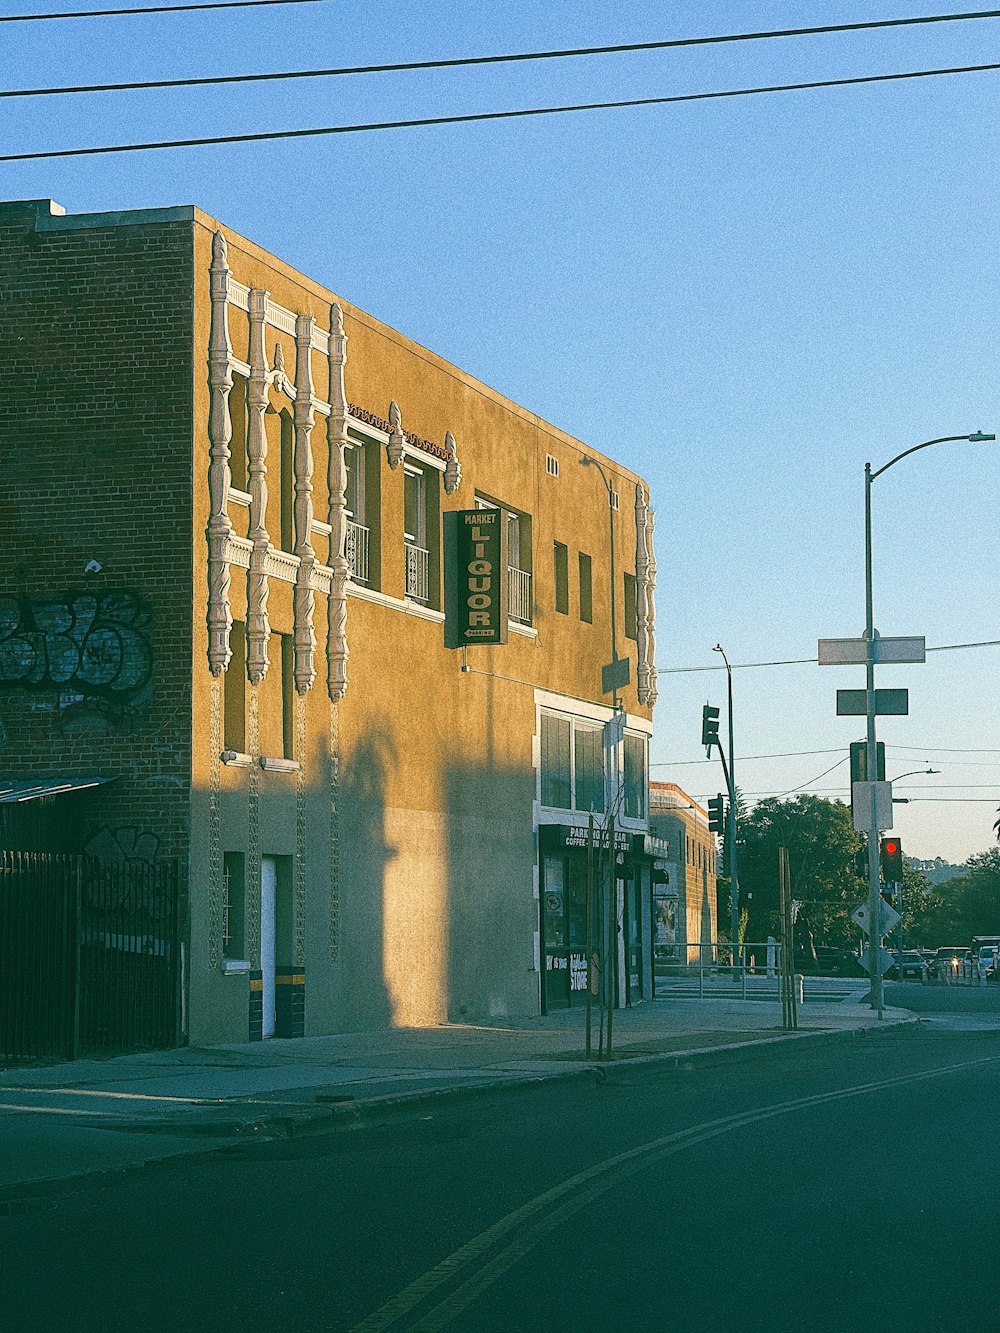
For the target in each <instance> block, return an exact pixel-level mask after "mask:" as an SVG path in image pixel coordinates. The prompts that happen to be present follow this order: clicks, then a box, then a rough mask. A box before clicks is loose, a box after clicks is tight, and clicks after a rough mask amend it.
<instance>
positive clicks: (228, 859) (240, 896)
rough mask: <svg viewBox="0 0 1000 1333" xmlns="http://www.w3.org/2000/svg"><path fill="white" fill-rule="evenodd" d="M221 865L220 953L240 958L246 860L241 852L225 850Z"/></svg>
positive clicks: (244, 911) (244, 903) (228, 956)
mask: <svg viewBox="0 0 1000 1333" xmlns="http://www.w3.org/2000/svg"><path fill="white" fill-rule="evenodd" d="M222 865H223V868H222V954H223V957H224V958H242V957H243V951H244V948H245V945H244V942H243V941H244V919H245V914H246V861H245V858H244V855H243V853H242V852H225V853H224V854H223V858H222Z"/></svg>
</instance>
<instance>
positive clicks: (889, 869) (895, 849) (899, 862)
mask: <svg viewBox="0 0 1000 1333" xmlns="http://www.w3.org/2000/svg"><path fill="white" fill-rule="evenodd" d="M882 878H883V880H884V881H885V882H886V884H901V883H902V882H903V844H902V843H901V842H900V840H899V839H898V838H883V839H882Z"/></svg>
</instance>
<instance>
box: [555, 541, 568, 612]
mask: <svg viewBox="0 0 1000 1333" xmlns="http://www.w3.org/2000/svg"><path fill="white" fill-rule="evenodd" d="M552 555H553V563H554V568H555V581H556V610H557V611H558V612H559V613H560V614H561V615H564V616H566V615H569V548H568V547H566V546H564V545H563V544H562V542H553V544H552Z"/></svg>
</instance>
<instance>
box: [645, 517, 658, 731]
mask: <svg viewBox="0 0 1000 1333" xmlns="http://www.w3.org/2000/svg"><path fill="white" fill-rule="evenodd" d="M655 526H656V515H655V514H654V513H653V511H652V509H647V510H646V557H647V560H648V561H649V565H648V573H647V575H646V654H647V660H648V662H649V686H648V688H647V691H646V699H645V702H646V703H648V704H649V706H650V708H652V706H653V704H655V703H656V697H657V688H656V682H657V671H656V595H655V594H656V551H655V548H654V545H653V531H654V528H655Z"/></svg>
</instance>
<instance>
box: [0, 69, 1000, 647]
mask: <svg viewBox="0 0 1000 1333" xmlns="http://www.w3.org/2000/svg"><path fill="white" fill-rule="evenodd" d="M996 70H1000V63H993V64H988V65H955V66H950V67H947V68H942V69H918V70H904V71H902V72H899V73H894V74H865V75H856V76H854V77H852V78H847V79H813V80H810V81H809V82H807V83H776V84H770V85H766V86H760V87H754V88H725V89H720V90H717V91H714V92H703V93H678V94H675V95H674V96H671V97H635V98H630V99H628V100H623V101H616V102H580V103H576V104H573V105H568V106H543V107H523V108H521V109H520V110H517V111H480V112H474V113H470V114H467V115H462V116H422V117H419V118H417V119H413V120H383V121H371V122H368V123H366V124H359V125H327V126H323V127H321V128H319V129H309V130H267V131H264V132H262V133H259V134H223V135H208V136H206V137H204V138H198V139H162V140H157V141H151V142H147V143H124V144H104V145H101V146H100V147H97V148H58V149H50V150H48V151H46V152H41V153H4V154H2V155H0V162H39V161H43V160H49V159H52V158H60V157H96V156H99V155H103V154H107V153H145V152H151V151H154V150H158V149H165V148H204V147H207V146H209V145H215V144H236V143H266V142H273V141H274V140H277V139H314V138H319V137H321V136H324V135H331V134H366V133H370V132H372V131H375V130H403V129H419V128H426V127H430V126H439V125H470V124H475V123H483V122H487V121H497V120H519V119H524V118H526V117H529V116H557V115H564V114H566V113H569V112H577V111H613V110H622V109H626V108H633V107H643V106H670V105H676V104H678V103H681V102H710V101H718V100H722V99H725V98H733V97H755V96H760V95H766V94H770V93H794V92H806V91H812V90H815V89H818V88H850V87H858V86H860V85H862V84H875V83H899V82H902V81H905V80H910V79H931V78H937V77H939V76H942V75H953V74H983V73H987V72H995V71H996ZM765 665H767V666H771V665H784V664H783V663H766V664H765Z"/></svg>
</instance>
